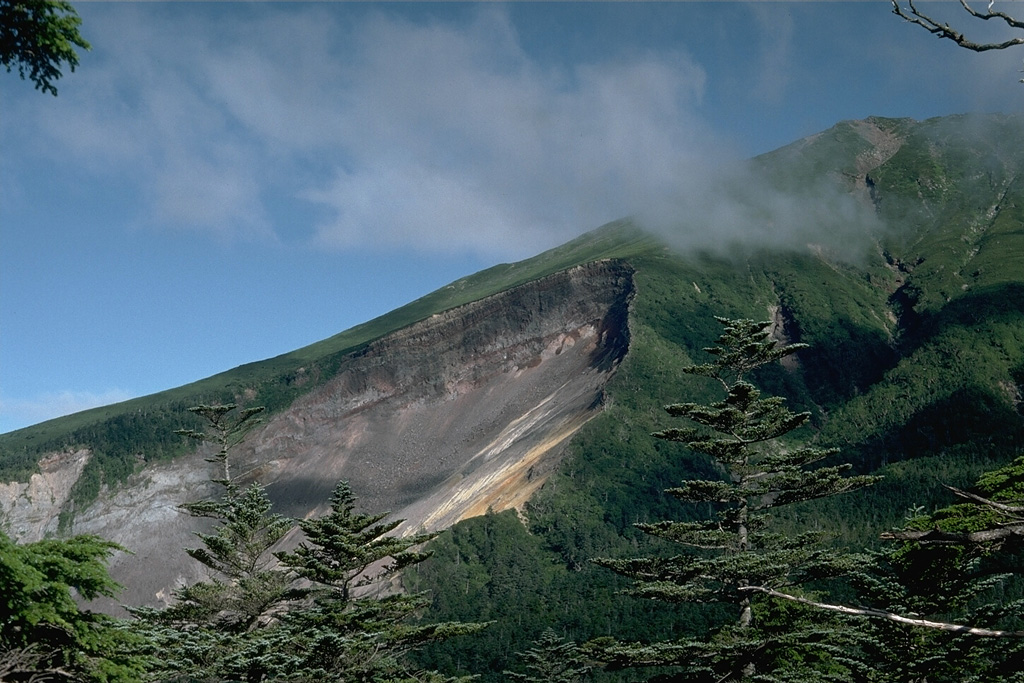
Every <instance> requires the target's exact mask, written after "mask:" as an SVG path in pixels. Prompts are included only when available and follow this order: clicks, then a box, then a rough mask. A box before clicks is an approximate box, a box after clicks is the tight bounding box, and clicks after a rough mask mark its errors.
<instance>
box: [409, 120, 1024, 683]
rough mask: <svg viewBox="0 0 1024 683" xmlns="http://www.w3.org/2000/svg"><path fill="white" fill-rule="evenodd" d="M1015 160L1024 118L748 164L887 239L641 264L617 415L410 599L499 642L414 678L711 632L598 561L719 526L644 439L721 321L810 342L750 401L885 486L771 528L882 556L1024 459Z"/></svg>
mask: <svg viewBox="0 0 1024 683" xmlns="http://www.w3.org/2000/svg"><path fill="white" fill-rule="evenodd" d="M867 132H870V133H871V134H870V135H867V139H866V137H865V135H866V133H867ZM882 134H884V136H883V135H882ZM879 139H884V141H885V145H886V146H885V148H884V149H882V150H879V145H878V144H876V143H877V141H878V140H879ZM873 141H874V142H873ZM1022 141H1024V127H1022V121H1021V119H1019V118H1015V117H978V118H973V117H962V118H961V117H957V118H953V119H939V120H934V121H926V122H921V123H918V122H912V121H906V120H872V121H870V122H867V123H865V122H850V123H843V124H839V125H838V126H836V127H835V128H834V129H832V130H830V131H826V132H824V133H822V134H820V135H819V136H817V137H815V138H813V139H810V140H806V141H801V142H800V143H796V144H794V145H792V146H790V147H788V148H785V149H782V150H779V151H778V152H775V153H773V154H771V155H767V156H766V157H763V158H760V159H758V160H756V161H757V163H758V164H762V165H763V166H764V168H765V169H766V172H769V173H774V174H776V177H781V178H784V179H785V180H784V181H780V182H785V183H787V184H789V183H792V182H793V180H794V179H800V178H801V177H811V176H814V177H817V178H822V177H828V178H831V179H832V181H833V182H836V183H838V184H839V185H841V186H842V187H844V188H845V189H846V190H847V191H849V192H851V193H853V194H854V195H857V193H860V195H859V196H860V197H861V199H862V200H864V201H869V202H871V203H872V204H873V206H874V208H875V209H876V211H877V215H878V217H879V218H880V219H881V220H880V224H881V225H882V226H884V227H883V230H884V231H883V232H882V233H880V234H878V235H876V236H875V239H874V244H873V246H872V247H871V248H870V249H868V250H866V251H865V252H864V253H862V254H858V255H857V257H856V258H850V255H849V254H843V255H842V256H843V258H836V255H835V254H832V255H831V256H830V254H829V253H827V252H823V251H821V250H816V249H813V248H809V249H806V250H803V251H800V252H792V251H790V252H785V253H779V252H775V251H771V250H768V249H765V250H760V251H757V252H756V253H750V254H744V255H743V256H742V258H740V257H730V256H724V255H721V254H715V253H705V254H699V255H689V256H686V257H677V256H674V255H670V253H669V252H668V251H667V250H666V249H662V248H657V247H654V246H651V247H650V248H647V249H644V250H637V251H635V252H634V253H633V254H631V255H630V256H629V262H630V263H631V264H632V265H633V266H634V267H635V268H636V271H637V273H636V281H637V298H636V301H635V304H634V307H633V311H632V315H631V318H630V321H631V334H632V340H633V342H632V345H631V349H630V353H629V355H628V357H627V358H626V360H625V362H624V363H623V366H622V368H621V369H620V370H619V372H618V374H617V376H616V377H615V379H614V380H613V381H612V383H611V385H610V386H609V387H608V394H609V397H610V400H609V407H608V409H607V410H606V411H605V412H604V413H603V414H602V415H601V417H599V418H598V419H596V420H594V421H593V422H592V423H590V424H589V425H587V427H586V428H585V429H584V431H583V433H582V434H581V435H580V437H579V438H577V439H576V440H575V441H574V443H573V446H572V457H571V459H570V460H569V461H568V462H567V463H566V464H565V465H564V466H563V468H562V470H561V472H560V473H559V474H558V476H557V477H556V478H555V479H553V480H552V481H551V482H550V483H549V484H548V485H547V486H545V488H544V489H542V490H541V491H540V493H539V494H538V495H537V496H535V497H534V499H533V500H532V501H531V502H530V504H529V506H528V508H527V510H526V514H525V516H524V517H525V522H524V524H520V523H519V522H518V521H517V520H516V519H515V517H514V516H512V515H510V514H505V515H494V516H488V517H484V518H479V519H474V520H469V521H467V522H463V523H462V524H460V525H458V526H456V527H455V528H454V529H452V531H451V532H450V533H449V534H447V535H446V536H445V537H443V538H441V539H439V540H438V541H436V542H435V543H436V553H437V556H436V559H434V560H431V561H430V562H428V563H426V564H425V565H424V566H422V567H420V568H419V570H418V573H417V574H416V575H413V576H412V577H411V581H410V585H412V586H415V587H416V588H417V589H420V590H428V591H430V592H431V593H432V595H433V596H434V603H433V607H432V609H431V611H430V612H429V613H428V615H427V617H428V618H430V619H439V618H450V617H458V618H462V619H480V618H486V619H494V620H496V622H497V623H496V624H495V625H494V626H492V627H491V628H490V629H487V630H485V631H484V632H481V633H479V634H477V635H475V636H474V637H473V638H472V639H466V640H464V641H455V642H454V643H451V642H450V643H446V644H443V645H438V646H436V647H434V648H433V649H429V650H428V651H427V653H426V654H425V659H424V661H426V662H430V663H431V664H435V665H442V664H444V665H446V666H461V667H462V668H463V670H466V671H474V672H492V673H490V674H487V675H486V676H485V679H484V680H500V677H499V676H496V675H495V673H496V672H500V671H501V670H502V669H503V668H505V667H509V666H511V661H512V660H511V659H509V658H511V657H512V656H513V653H516V652H522V651H525V650H526V649H528V648H529V647H530V643H531V641H533V640H534V639H536V638H538V637H539V636H540V635H541V632H542V631H543V629H544V628H546V627H553V628H555V629H556V630H557V631H558V632H559V633H560V634H562V635H564V636H565V637H567V638H570V639H572V640H580V641H583V640H588V639H591V638H595V637H601V636H608V635H610V636H615V637H618V638H624V639H629V640H641V641H643V640H655V639H661V638H665V637H667V636H670V635H676V636H678V635H680V634H690V635H692V634H697V633H700V632H702V631H704V630H705V629H706V627H707V624H708V620H709V619H710V620H714V618H715V617H714V615H709V614H707V613H706V612H704V611H699V610H698V611H694V610H693V609H692V608H679V607H672V606H666V605H663V604H658V603H653V602H652V601H650V600H646V601H645V600H641V599H638V598H635V597H627V596H621V595H617V594H616V591H618V590H622V589H623V588H624V587H625V586H626V585H627V584H626V583H625V582H624V580H623V579H621V578H620V577H617V576H615V575H614V574H612V573H611V572H609V571H607V570H605V569H602V568H600V567H597V566H595V565H594V564H592V563H591V562H590V561H589V560H591V559H592V558H595V557H600V556H612V557H623V556H632V555H633V554H635V553H636V551H637V549H638V548H642V549H646V550H647V551H648V552H657V550H658V549H659V548H660V549H661V552H668V550H667V549H666V548H665V546H664V544H658V543H656V542H655V541H652V540H650V539H648V538H647V537H645V535H644V534H642V533H640V532H638V531H637V530H636V529H634V528H633V526H632V525H633V524H634V523H637V522H651V521H655V520H662V519H675V520H685V519H694V518H700V517H702V516H704V515H706V514H707V510H706V509H704V510H702V509H700V508H699V507H698V506H693V505H690V506H685V505H683V504H681V503H679V502H678V501H676V500H675V499H673V498H672V497H671V496H669V495H667V494H665V493H664V492H663V490H664V489H666V488H669V487H672V486H676V485H678V484H679V483H680V482H681V481H683V480H685V479H693V478H705V477H708V478H714V477H716V476H717V475H716V473H715V470H714V468H713V467H712V466H711V465H710V463H709V462H708V461H707V460H706V459H705V458H703V457H699V456H695V455H694V454H693V453H692V452H690V451H688V450H687V449H686V448H685V447H682V446H679V445H676V444H668V443H664V442H661V441H658V440H657V439H654V438H652V437H651V436H650V433H651V432H654V431H657V430H659V429H664V428H666V427H667V426H670V424H671V420H670V418H669V417H668V415H667V414H666V413H664V411H663V410H662V407H663V406H664V405H666V404H669V403H674V402H680V401H701V400H708V399H709V398H711V397H712V396H713V395H714V391H716V389H715V387H714V386H713V385H712V384H710V383H708V382H707V380H703V379H702V378H699V377H693V376H689V375H683V374H681V373H680V372H679V369H680V368H681V367H683V366H685V365H688V364H691V363H701V362H705V360H706V356H705V354H703V352H702V350H701V349H703V348H704V347H707V346H710V345H711V344H712V342H713V341H714V339H715V337H716V336H717V334H718V332H719V329H718V325H717V323H716V322H715V319H714V317H715V316H726V317H747V318H752V319H757V320H760V319H766V320H767V319H772V318H774V319H775V321H776V322H777V324H778V326H777V328H776V334H777V335H778V336H779V337H780V338H785V339H787V340H788V341H791V342H802V343H807V344H809V348H807V349H805V350H803V351H801V352H799V354H798V355H797V357H796V361H795V362H789V363H787V364H785V365H784V366H781V365H777V366H776V367H774V368H769V369H765V370H763V371H762V372H761V373H760V374H758V375H757V376H756V377H755V383H756V384H757V385H758V386H760V387H761V388H762V389H764V390H765V391H768V392H770V393H774V394H778V395H781V396H785V397H786V398H787V399H788V400H789V401H790V403H791V405H792V406H794V408H795V409H802V410H809V411H811V413H812V415H813V417H812V421H811V424H810V426H808V427H804V428H802V429H801V430H800V431H798V432H797V433H796V434H795V438H796V440H798V441H801V442H802V441H813V442H814V443H816V444H818V445H820V446H823V447H831V446H834V447H839V448H840V449H841V452H840V453H839V455H837V456H833V460H834V461H837V462H838V461H845V462H850V463H852V464H853V465H854V468H855V470H856V471H857V472H861V473H869V472H870V473H877V474H880V475H882V476H883V477H884V478H883V479H882V481H881V482H880V483H878V484H876V485H875V486H873V487H870V488H867V489H864V490H861V491H857V492H853V493H848V494H845V495H843V496H839V497H834V498H824V499H822V500H819V501H812V502H808V503H804V504H801V505H799V506H797V507H796V509H794V510H790V511H788V512H780V514H782V515H784V516H785V518H784V520H783V521H784V523H785V524H786V525H788V527H789V528H790V529H792V530H793V532H795V531H797V530H806V529H809V528H813V529H820V530H825V531H826V532H829V533H831V534H833V535H834V540H833V542H834V543H835V544H838V545H841V546H847V547H857V548H861V547H879V546H880V545H881V541H879V534H880V533H882V532H884V531H885V530H887V529H890V528H893V527H896V526H899V525H901V524H902V523H903V520H904V518H905V516H906V515H907V513H908V510H914V509H917V510H931V509H933V508H934V507H936V506H944V505H946V504H949V503H951V502H952V501H953V497H952V496H951V494H950V493H949V492H948V491H947V490H946V489H944V488H943V485H944V484H945V485H951V486H968V485H970V484H972V483H973V482H974V481H975V479H976V478H977V477H978V476H979V475H980V474H981V473H982V472H984V471H985V470H988V469H992V468H994V467H996V466H998V465H1000V464H1002V463H1006V462H1008V461H1009V460H1011V459H1012V458H1013V457H1014V456H1015V455H1020V453H1021V452H1022V448H1024V415H1022V408H1021V406H1022V403H1021V397H1022V392H1024V260H1022V258H1024V230H1022V225H1024V220H1022V219H1024V215H1022V213H1021V212H1022V210H1024V185H1022V184H1021V177H1022V176H1021V172H1022V171H1024V155H1022V153H1021V149H1022V148H1021V145H1020V143H1021V142H1022ZM872 164H874V165H872ZM782 169H784V170H785V173H781V172H780V171H781V170H782ZM583 239H594V236H588V237H585V238H583ZM812 246H813V245H812ZM709 392H710V393H709ZM606 675H608V676H609V677H610V678H609V680H632V679H630V678H628V675H629V674H626V673H623V672H618V673H615V674H606ZM622 676H627V678H620V677H622Z"/></svg>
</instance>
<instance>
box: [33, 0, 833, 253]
mask: <svg viewBox="0 0 1024 683" xmlns="http://www.w3.org/2000/svg"><path fill="white" fill-rule="evenodd" d="M333 9H336V7H335V8H333ZM165 11H167V12H169V16H168V18H167V19H166V20H164V21H159V22H157V21H153V20H152V17H151V16H149V15H147V20H146V21H143V20H142V19H141V16H142V15H141V14H140V10H138V9H137V8H133V7H131V6H120V7H117V8H116V9H108V10H107V11H106V12H105V13H98V14H100V15H101V17H100V21H98V22H94V25H96V27H97V28H96V30H97V31H99V32H100V35H99V36H98V37H97V38H96V39H95V40H94V41H93V42H94V43H95V44H96V45H98V46H105V47H104V48H103V50H106V51H105V52H101V53H99V54H97V55H95V56H94V57H90V60H91V61H90V62H89V63H88V64H83V67H82V68H81V69H80V72H79V73H77V74H76V75H75V77H74V79H72V80H70V81H69V82H68V85H67V86H66V88H65V90H64V91H62V94H61V97H60V98H59V100H60V101H59V103H58V106H56V107H54V106H53V103H52V102H47V103H46V105H45V108H42V107H41V108H40V110H39V112H38V116H39V118H40V119H41V121H42V122H43V125H44V128H45V130H46V131H47V132H48V134H49V136H50V138H49V140H50V153H51V154H52V155H53V156H54V157H55V158H57V157H61V158H64V157H68V156H70V157H71V158H72V159H74V160H75V161H76V162H77V163H80V164H83V165H84V166H85V167H86V168H88V169H90V171H91V172H93V173H96V174H107V175H110V176H117V175H121V176H123V177H125V178H127V179H128V180H127V182H130V183H132V184H134V185H135V186H136V187H137V188H138V190H137V193H138V196H139V197H140V199H141V206H142V208H141V209H140V213H141V215H140V222H143V223H147V224H150V225H152V226H155V227H158V228H161V229H177V230H196V231H202V232H205V233H210V234H213V235H216V236H218V237H219V238H222V239H229V240H234V239H256V240H292V239H294V235H296V234H298V235H301V236H302V239H305V240H309V241H311V242H312V243H313V244H315V245H318V246H320V247H322V248H328V249H348V248H355V247H359V248H366V247H370V248H380V249H389V248H394V247H401V248H407V249H412V250H416V251H420V252H426V253H431V252H435V253H437V252H444V253H459V252H462V253H475V254H480V255H485V256H496V257H500V258H521V257H525V256H529V255H531V254H533V253H536V252H537V251H539V250H541V249H543V248H547V247H551V246H555V245H557V244H559V243H561V242H564V241H565V240H567V239H569V238H571V237H573V236H575V235H577V234H580V233H582V232H584V231H586V230H589V229H592V228H595V227H597V226H599V225H601V224H603V223H605V222H608V221H611V220H615V219H617V218H621V217H624V216H634V217H636V218H637V219H638V220H641V221H642V222H644V223H645V224H647V225H648V226H649V227H653V228H655V229H657V230H659V231H661V232H662V233H664V234H666V235H668V236H670V237H671V238H672V239H674V240H676V241H677V242H678V243H679V244H680V245H684V246H691V245H696V246H711V245H713V244H727V243H732V242H735V241H736V240H746V239H748V238H751V236H752V235H753V236H754V237H753V239H755V240H756V241H759V242H760V241H768V242H770V241H779V240H788V239H791V238H792V237H793V235H794V234H797V233H800V232H801V229H800V225H803V218H802V217H805V216H806V214H807V213H808V212H807V211H806V210H805V209H804V208H801V207H797V206H794V205H792V203H791V202H789V203H787V202H781V203H780V202H779V201H778V200H777V199H776V198H773V197H771V196H770V193H769V192H767V191H765V192H760V191H749V190H750V188H749V187H748V188H747V189H748V191H747V192H746V193H745V194H746V199H745V200H743V201H747V200H752V199H755V198H756V199H757V201H758V202H762V201H766V202H767V204H766V205H765V206H761V207H759V208H757V209H753V208H751V207H749V206H747V207H744V206H743V205H742V202H741V203H740V204H737V201H736V197H735V196H734V194H733V190H734V189H735V188H736V187H738V186H743V185H747V186H749V183H750V182H751V179H750V178H746V179H743V180H739V179H738V178H739V176H737V173H741V172H738V171H736V170H735V168H736V167H735V164H733V163H731V160H732V159H734V158H735V156H736V155H735V154H734V153H733V152H732V150H730V149H729V147H728V145H727V144H725V143H724V142H723V141H722V140H721V139H719V138H718V137H717V135H716V133H715V129H714V126H713V125H711V124H710V123H709V122H708V121H707V120H705V117H704V116H703V115H702V113H701V112H702V98H703V95H704V90H705V85H706V80H707V74H706V71H705V69H704V68H703V67H702V66H701V65H700V64H698V63H696V62H695V61H694V60H693V59H692V58H691V57H690V56H689V55H687V54H686V53H685V52H681V51H661V52H648V53H642V54H634V55H633V56H631V57H619V58H615V59H611V58H609V59H607V60H605V61H599V62H593V63H575V64H569V65H560V66H559V65H554V66H552V65H551V64H542V63H541V62H540V61H539V60H538V59H535V58H534V57H532V56H531V55H530V54H529V53H528V52H527V51H526V50H525V49H524V48H523V46H522V44H521V41H520V40H519V37H518V35H517V32H516V28H515V26H514V25H513V24H512V22H511V21H510V19H509V17H508V14H507V13H506V12H505V11H504V10H502V9H501V8H497V7H492V6H487V7H483V8H481V9H479V10H478V11H476V12H474V13H472V15H471V17H470V18H468V19H467V18H465V17H463V18H462V19H460V20H458V21H456V20H450V21H441V20H438V19H436V18H433V19H432V18H420V19H419V20H415V21H414V20H411V19H408V18H402V17H398V16H396V15H393V14H388V13H384V12H380V11H376V10H374V11H370V12H367V13H364V14H362V15H360V16H359V17H358V18H357V19H356V20H354V21H352V22H349V23H346V22H345V21H344V20H343V19H342V18H341V15H342V14H343V13H341V12H338V11H332V8H331V7H327V8H324V7H319V8H317V7H314V8H309V9H305V10H303V11H295V10H294V8H292V7H289V8H288V11H287V12H282V11H280V10H279V9H278V8H275V7H273V6H272V5H267V6H258V11H255V12H252V13H249V14H247V15H246V18H244V19H239V18H238V16H233V17H232V19H231V20H230V22H229V21H228V20H227V19H224V20H223V21H220V22H218V21H215V20H211V19H210V17H205V18H202V19H201V18H199V17H198V16H196V15H195V13H192V14H191V15H190V14H189V13H185V12H175V11H174V8H173V7H171V8H170V9H166V8H165ZM150 14H151V12H150ZM759 16H760V15H759ZM760 20H761V21H762V23H765V24H766V23H767V21H768V19H767V18H766V17H760ZM790 32H791V29H790ZM789 39H790V38H789V34H787V33H786V32H785V31H783V32H780V33H779V38H778V41H777V43H778V44H777V45H775V44H773V45H772V46H770V49H769V48H766V52H765V55H766V60H765V76H764V78H763V81H762V84H761V85H760V86H759V87H763V88H764V97H765V98H766V99H771V98H772V97H776V96H777V93H778V92H780V91H781V89H782V88H784V81H785V71H786V70H785V60H786V59H787V57H786V55H787V54H788V48H787V44H788V43H789ZM767 57H771V58H770V59H767ZM723 169H728V170H723ZM727 188H733V190H730V189H727ZM282 207H284V208H282ZM289 207H291V208H295V207H298V208H300V209H302V210H301V211H297V212H295V213H294V217H293V218H289V216H292V215H293V214H290V213H289V210H288V209H289ZM765 207H767V208H765ZM765 210H767V211H768V212H769V213H771V214H772V215H771V216H770V217H769V219H768V220H762V219H763V217H764V216H763V212H764V211H765ZM826 213H828V214H829V215H832V214H834V212H833V211H831V210H829V211H826ZM282 216H283V217H282ZM303 222H305V223H308V224H305V225H300V223H303ZM780 226H785V228H783V227H780ZM794 226H796V227H794Z"/></svg>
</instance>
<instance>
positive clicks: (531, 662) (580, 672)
mask: <svg viewBox="0 0 1024 683" xmlns="http://www.w3.org/2000/svg"><path fill="white" fill-rule="evenodd" d="M533 644H534V647H532V648H530V649H529V650H527V651H526V652H523V653H520V656H521V657H522V659H523V661H524V663H525V666H526V671H527V673H525V674H521V673H516V672H514V671H506V672H505V677H506V678H508V679H509V680H511V681H519V682H520V683H583V681H586V680H588V679H589V677H590V665H588V664H587V663H586V658H585V657H584V655H583V652H582V651H581V650H580V646H579V645H577V644H576V643H574V642H571V641H564V640H562V639H561V638H560V637H559V636H558V634H557V633H555V631H554V630H553V629H550V628H548V629H544V632H543V633H542V634H541V635H540V638H538V639H537V640H536V641H534V643H533Z"/></svg>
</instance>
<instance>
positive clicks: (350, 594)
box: [277, 482, 486, 683]
mask: <svg viewBox="0 0 1024 683" xmlns="http://www.w3.org/2000/svg"><path fill="white" fill-rule="evenodd" d="M355 501H356V498H355V495H354V494H353V492H352V489H351V488H350V486H349V485H348V482H341V483H339V484H338V485H337V486H336V487H335V489H334V493H333V495H332V496H331V510H330V512H329V513H328V514H327V515H326V516H324V517H321V518H315V519H306V520H302V521H301V522H300V523H299V526H300V527H301V529H302V531H303V532H304V533H305V536H306V541H305V542H303V543H301V544H300V545H299V546H298V547H297V548H296V549H295V550H294V551H293V552H281V553H277V557H278V558H279V559H280V561H281V563H282V565H284V566H285V567H288V568H289V569H291V570H292V572H293V573H294V574H295V575H297V576H298V577H300V578H301V579H304V580H305V581H307V582H309V584H310V586H309V587H308V588H306V589H304V590H303V591H302V592H303V594H304V597H305V601H304V607H303V608H302V609H294V610H291V611H289V612H288V614H287V615H286V616H285V617H284V619H283V620H282V621H283V625H284V627H285V629H286V630H287V631H288V632H289V633H291V634H292V635H291V642H290V643H289V648H291V649H293V650H294V651H295V652H296V653H297V655H298V656H297V657H296V661H295V662H294V664H293V665H292V677H293V680H294V679H298V680H310V681H313V680H322V679H323V678H324V677H328V678H330V679H331V680H341V681H352V682H353V683H356V682H363V681H366V682H378V681H379V682H381V683H384V682H385V681H387V682H392V681H393V682H395V683H398V682H400V681H410V682H411V681H420V680H424V681H449V680H456V679H450V678H447V677H444V676H441V675H440V674H437V673H436V672H422V671H420V672H418V671H415V670H414V669H412V668H410V666H409V664H408V662H407V661H406V659H405V657H404V655H405V654H406V653H407V652H408V651H409V650H410V649H412V648H414V647H417V646H419V645H423V644H425V643H428V642H434V641H438V640H443V639H446V638H450V637H452V636H456V635H462V634H467V633H473V632H475V631H478V630H479V629H481V628H483V627H484V626H485V625H486V624H467V623H461V622H447V623H440V624H427V625H416V624H411V623H409V622H410V617H411V616H412V615H413V614H414V613H415V612H417V611H419V610H421V609H423V608H424V607H426V605H427V603H428V601H427V600H426V599H425V597H424V596H422V595H408V594H404V593H400V592H397V591H395V590H394V589H393V588H389V587H388V586H387V585H385V583H384V582H385V580H386V579H387V578H388V577H391V576H393V575H394V574H395V573H396V572H398V571H400V570H402V569H404V568H406V567H409V566H411V565H414V564H417V563H419V562H422V561H423V560H425V559H426V558H427V557H429V553H422V552H418V551H417V550H416V547H418V546H420V545H422V544H423V543H425V542H427V541H428V540H430V539H431V538H433V537H434V536H435V534H417V535H411V536H404V537H399V536H393V535H389V534H390V532H392V531H393V530H394V529H395V528H396V527H397V526H398V525H399V524H401V522H402V520H392V521H385V518H386V517H387V513H384V514H376V515H368V514H359V513H357V512H356V511H355ZM381 591H383V592H384V593H386V594H385V595H383V596H381V595H379V594H378V593H379V592H381Z"/></svg>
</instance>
